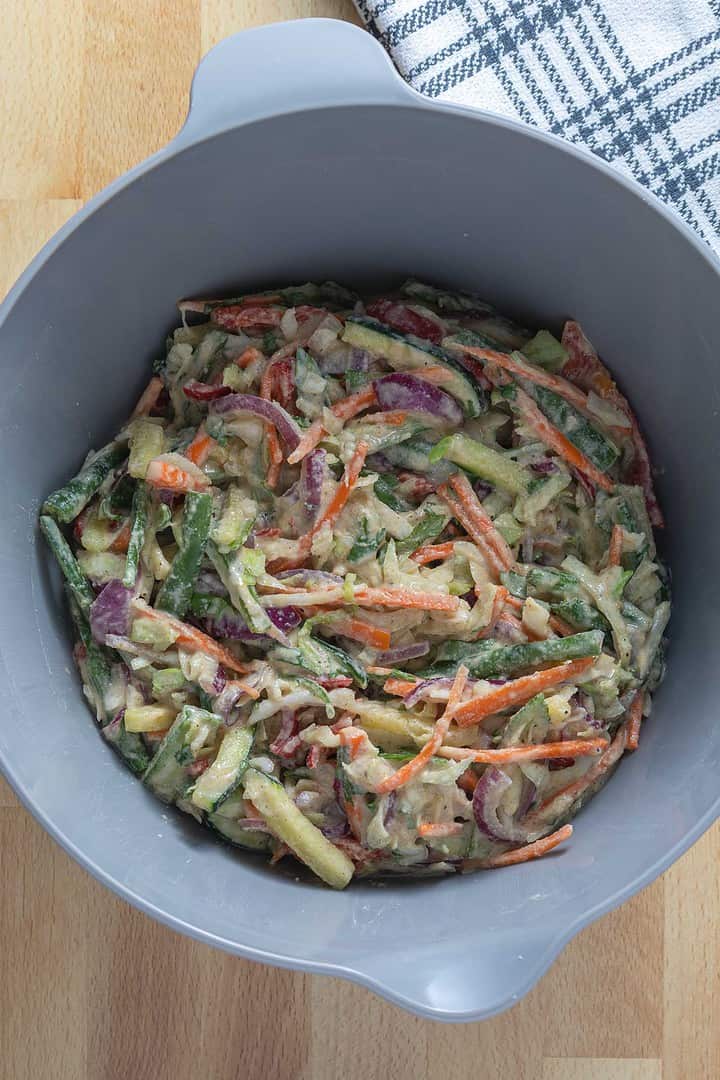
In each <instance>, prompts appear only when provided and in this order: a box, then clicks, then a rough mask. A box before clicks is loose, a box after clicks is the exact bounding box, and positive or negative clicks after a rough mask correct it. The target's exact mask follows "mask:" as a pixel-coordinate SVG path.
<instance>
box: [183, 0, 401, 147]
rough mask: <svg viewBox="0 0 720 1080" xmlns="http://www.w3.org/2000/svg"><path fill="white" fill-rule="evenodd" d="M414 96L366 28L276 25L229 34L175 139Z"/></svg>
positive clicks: (201, 71)
mask: <svg viewBox="0 0 720 1080" xmlns="http://www.w3.org/2000/svg"><path fill="white" fill-rule="evenodd" d="M414 96H415V95H414V93H413V91H412V90H411V89H410V88H409V87H408V86H407V84H406V83H405V82H403V80H402V79H401V78H400V76H399V75H398V73H397V71H396V70H395V68H394V67H393V65H392V62H391V61H390V58H389V57H388V55H387V53H386V52H385V50H384V49H383V48H382V46H381V45H379V44H378V43H377V42H376V41H375V39H374V38H372V37H371V36H370V34H369V33H367V31H365V30H361V29H360V28H359V27H357V26H353V25H352V24H351V23H347V22H341V21H340V20H338V19H299V20H296V21H294V22H282V23H274V24H272V25H270V26H260V27H257V28H256V29H253V30H243V31H241V32H240V33H238V34H233V36H232V37H229V38H225V40H224V41H221V42H220V44H219V45H216V46H215V48H214V49H211V50H210V52H209V53H208V54H207V55H206V56H205V57H204V58H203V59H202V60H201V62H200V65H199V67H198V68H197V70H196V72H195V77H194V78H193V82H192V88H191V91H190V109H189V112H188V116H187V120H186V121H185V125H184V127H183V128H182V130H181V131H180V133H179V134H178V136H177V138H176V139H175V140H174V142H175V144H176V145H177V143H178V142H179V143H188V144H189V143H192V142H196V141H198V140H199V139H202V138H206V137H207V136H208V135H214V134H216V133H218V132H220V131H224V130H226V129H227V128H231V127H236V126H237V125H238V124H243V123H248V122H250V121H252V120H259V119H262V118H264V117H268V116H273V115H276V114H279V113H287V112H295V111H297V110H299V109H312V108H318V107H323V106H328V105H361V104H379V103H382V104H393V103H401V102H407V101H408V99H412V98H414Z"/></svg>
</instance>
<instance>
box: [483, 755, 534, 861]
mask: <svg viewBox="0 0 720 1080" xmlns="http://www.w3.org/2000/svg"><path fill="white" fill-rule="evenodd" d="M511 785H512V780H511V779H510V777H509V776H508V775H507V773H504V772H501V770H500V769H496V768H495V767H494V766H491V767H489V768H487V769H486V770H485V772H484V773H483V774H482V776H481V777H480V779H479V780H478V782H477V784H476V785H475V791H474V792H473V798H472V808H473V814H474V815H475V821H476V822H477V827H478V829H480V831H481V832H482V833H484V834H485V836H489V837H490V838H491V839H492V840H504V841H508V842H510V843H513V844H516V843H529V842H530V839H531V834H530V833H529V831H528V829H526V828H525V827H524V826H523V825H521V824H520V823H519V822H517V821H516V820H515V819H514V818H512V817H509V816H508V815H507V814H503V813H502V810H501V808H500V806H501V803H502V800H503V798H504V796H505V795H506V794H507V791H508V788H509V787H510V786H511ZM535 835H536V834H532V838H534V837H535Z"/></svg>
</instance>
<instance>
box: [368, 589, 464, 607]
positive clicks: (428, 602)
mask: <svg viewBox="0 0 720 1080" xmlns="http://www.w3.org/2000/svg"><path fill="white" fill-rule="evenodd" d="M351 602H352V603H353V604H358V605H359V606H360V607H366V606H368V605H369V606H370V607H402V608H417V609H418V610H419V611H457V609H458V608H459V606H460V597H459V596H448V595H446V594H445V593H433V592H415V591H414V590H413V589H404V588H402V587H401V586H399V585H383V586H380V587H378V588H371V587H370V586H369V585H356V586H355V590H354V596H353V599H352V601H351Z"/></svg>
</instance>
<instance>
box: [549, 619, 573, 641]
mask: <svg viewBox="0 0 720 1080" xmlns="http://www.w3.org/2000/svg"><path fill="white" fill-rule="evenodd" d="M548 626H549V627H550V629H551V630H553V631H554V632H555V633H556V634H557V635H558V637H570V635H571V634H574V633H575V631H574V630H573V628H572V626H571V625H570V623H566V622H565V620H564V619H561V618H560V616H559V615H551V616H550V618H549V619H548Z"/></svg>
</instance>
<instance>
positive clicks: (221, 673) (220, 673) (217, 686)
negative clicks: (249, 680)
mask: <svg viewBox="0 0 720 1080" xmlns="http://www.w3.org/2000/svg"><path fill="white" fill-rule="evenodd" d="M226 683H227V675H226V674H225V669H224V668H223V667H221V665H220V664H218V666H217V671H216V672H215V674H214V675H213V680H212V691H213V693H214V694H221V693H222V692H223V690H224V689H225V684H226Z"/></svg>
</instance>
